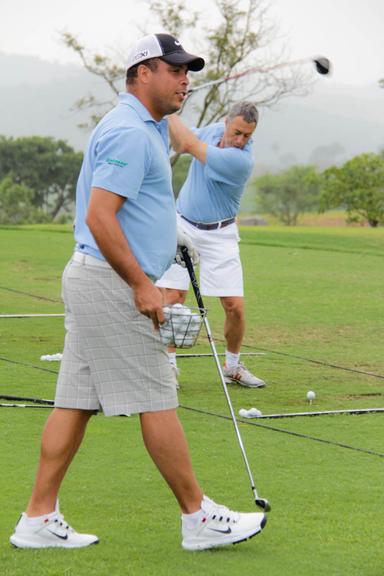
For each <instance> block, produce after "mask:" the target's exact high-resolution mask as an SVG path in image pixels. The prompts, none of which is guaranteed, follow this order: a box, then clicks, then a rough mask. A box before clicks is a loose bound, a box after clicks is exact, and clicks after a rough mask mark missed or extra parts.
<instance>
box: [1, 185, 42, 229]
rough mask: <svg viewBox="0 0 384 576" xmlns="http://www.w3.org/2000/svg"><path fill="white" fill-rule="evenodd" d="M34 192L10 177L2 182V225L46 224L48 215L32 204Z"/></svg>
mask: <svg viewBox="0 0 384 576" xmlns="http://www.w3.org/2000/svg"><path fill="white" fill-rule="evenodd" d="M33 194H34V192H33V190H32V189H31V188H28V187H27V186H24V185H23V184H17V183H16V182H14V181H13V179H12V178H11V177H10V176H6V177H5V178H3V179H2V180H0V224H29V223H33V222H45V221H46V220H47V217H46V215H45V214H44V213H43V212H42V211H41V210H38V209H37V208H35V206H34V205H33V203H32V200H33Z"/></svg>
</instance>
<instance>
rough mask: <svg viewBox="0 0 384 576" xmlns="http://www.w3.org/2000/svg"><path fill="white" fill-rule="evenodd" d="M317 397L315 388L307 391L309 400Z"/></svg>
mask: <svg viewBox="0 0 384 576" xmlns="http://www.w3.org/2000/svg"><path fill="white" fill-rule="evenodd" d="M315 398H316V394H315V393H314V392H313V390H309V391H308V392H307V400H310V401H311V400H314V399H315Z"/></svg>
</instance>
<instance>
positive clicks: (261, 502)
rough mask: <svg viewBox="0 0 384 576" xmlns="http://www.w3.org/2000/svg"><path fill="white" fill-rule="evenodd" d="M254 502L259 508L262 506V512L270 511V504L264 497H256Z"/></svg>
mask: <svg viewBox="0 0 384 576" xmlns="http://www.w3.org/2000/svg"><path fill="white" fill-rule="evenodd" d="M255 502H256V506H258V507H259V508H262V510H264V512H269V511H270V509H271V505H270V503H269V502H268V500H266V499H265V498H257V499H256V501H255Z"/></svg>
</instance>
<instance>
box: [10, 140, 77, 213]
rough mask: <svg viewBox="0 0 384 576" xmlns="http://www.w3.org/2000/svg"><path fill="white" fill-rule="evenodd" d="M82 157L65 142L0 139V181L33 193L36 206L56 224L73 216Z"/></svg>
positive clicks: (33, 201)
mask: <svg viewBox="0 0 384 576" xmlns="http://www.w3.org/2000/svg"><path fill="white" fill-rule="evenodd" d="M81 162H82V154H81V153H80V152H75V150H74V149H73V148H72V147H71V146H69V145H68V144H67V143H66V142H65V141H64V140H54V139H53V138H48V137H40V136H30V137H24V138H16V139H14V138H7V137H5V136H0V179H2V178H5V177H6V176H8V175H9V176H11V178H12V180H13V181H14V182H15V183H17V184H20V185H22V186H26V187H27V188H29V189H31V190H32V191H33V196H32V199H31V202H32V204H33V205H34V206H35V208H37V209H38V210H43V211H44V212H45V213H46V214H47V215H49V217H50V219H51V220H53V219H54V218H56V216H57V215H58V214H59V213H60V212H70V211H71V209H72V206H73V201H74V197H75V189H76V181H77V177H78V174H79V170H80V166H81Z"/></svg>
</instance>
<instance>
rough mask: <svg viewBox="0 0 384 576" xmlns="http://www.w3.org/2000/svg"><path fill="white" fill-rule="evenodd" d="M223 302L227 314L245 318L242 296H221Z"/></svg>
mask: <svg viewBox="0 0 384 576" xmlns="http://www.w3.org/2000/svg"><path fill="white" fill-rule="evenodd" d="M221 304H222V306H223V308H224V310H225V313H226V314H227V316H228V315H229V316H233V317H236V318H239V319H240V318H243V316H244V299H243V298H242V297H240V296H228V297H227V296H226V297H222V298H221Z"/></svg>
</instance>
